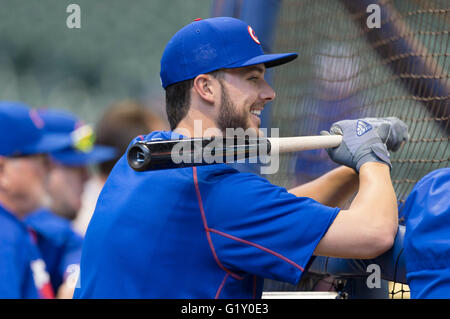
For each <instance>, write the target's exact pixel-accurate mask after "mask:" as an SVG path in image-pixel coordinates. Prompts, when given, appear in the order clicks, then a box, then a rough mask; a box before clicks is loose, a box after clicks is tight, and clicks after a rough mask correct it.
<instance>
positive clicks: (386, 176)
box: [349, 162, 398, 229]
mask: <svg viewBox="0 0 450 319" xmlns="http://www.w3.org/2000/svg"><path fill="white" fill-rule="evenodd" d="M374 194H377V196H374ZM352 209H354V210H359V211H361V213H362V214H365V215H368V216H367V217H368V220H367V221H368V222H370V223H372V224H374V223H376V222H378V221H380V224H381V225H380V227H386V226H387V225H386V221H390V222H391V223H389V225H390V226H391V227H392V228H395V229H397V222H398V213H397V212H398V207H397V198H396V195H395V191H394V187H393V186H392V181H391V176H390V171H389V167H388V166H387V165H384V164H380V163H374V162H370V163H366V164H364V165H363V166H361V169H360V173H359V191H358V194H357V195H356V196H355V198H354V200H353V201H352V203H351V205H350V208H349V210H352ZM371 215H373V216H371Z"/></svg>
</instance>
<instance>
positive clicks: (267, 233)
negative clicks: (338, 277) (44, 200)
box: [74, 131, 339, 298]
mask: <svg viewBox="0 0 450 319" xmlns="http://www.w3.org/2000/svg"><path fill="white" fill-rule="evenodd" d="M174 136H175V137H176V136H177V135H176V134H175V133H172V132H165V131H156V132H152V133H150V134H149V135H147V136H145V137H140V138H136V139H135V140H133V141H132V143H131V144H134V143H135V142H136V141H138V140H140V139H144V140H146V141H148V140H152V139H154V138H159V139H166V140H168V139H171V138H174ZM178 138H180V136H179V135H178ZM131 144H130V145H131ZM338 212H339V208H331V207H327V206H324V205H322V204H320V203H318V202H316V201H314V200H312V199H310V198H305V197H296V196H294V195H292V194H290V193H288V192H287V190H286V189H285V188H282V187H279V186H276V185H273V184H271V183H270V182H269V181H267V180H266V179H264V178H262V177H259V176H257V175H255V174H251V173H240V172H239V171H237V170H235V169H233V168H231V167H230V166H229V165H227V164H216V165H209V166H198V167H193V168H178V169H168V170H156V171H147V172H136V171H134V170H133V169H131V168H130V167H129V165H128V163H127V159H126V156H122V158H121V159H120V160H119V161H118V162H117V164H116V166H115V167H114V169H113V170H112V172H111V174H110V176H109V178H108V180H107V181H106V184H105V186H104V188H103V190H102V192H101V194H100V196H99V199H98V201H97V207H96V209H95V212H94V215H93V217H92V219H91V222H90V224H89V227H88V229H87V232H86V236H85V239H84V244H83V251H82V257H81V265H80V278H79V282H78V284H77V288H76V289H75V294H74V298H259V297H260V296H261V294H262V286H263V279H264V278H271V279H276V280H280V281H285V282H289V283H291V284H296V283H297V282H298V281H299V280H300V278H301V276H302V273H303V271H304V268H305V267H306V265H307V263H308V261H309V260H310V257H311V255H312V254H313V251H314V249H315V248H316V246H317V244H318V242H319V241H320V239H321V238H322V236H323V235H324V234H325V233H326V231H327V230H328V228H329V226H330V225H331V223H332V222H333V220H334V218H335V217H336V215H337V214H338Z"/></svg>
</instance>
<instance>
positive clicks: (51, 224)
mask: <svg viewBox="0 0 450 319" xmlns="http://www.w3.org/2000/svg"><path fill="white" fill-rule="evenodd" d="M24 222H25V223H26V224H27V225H28V226H29V227H30V228H32V229H33V230H34V232H35V234H36V244H37V246H38V248H39V251H40V253H41V255H42V258H43V260H44V261H45V263H46V265H47V270H48V272H49V275H50V281H51V284H52V287H53V290H54V291H57V290H58V288H59V287H60V285H61V284H62V283H63V281H64V280H65V279H67V276H69V275H72V274H73V275H76V273H75V272H77V271H78V267H79V264H80V259H81V247H82V245H83V238H82V237H81V236H80V235H78V234H77V233H76V232H75V231H74V230H73V229H72V227H71V224H70V221H69V220H67V219H65V218H63V217H60V216H58V215H56V214H55V213H53V212H52V211H50V210H49V209H47V208H41V209H38V210H36V211H34V212H33V213H31V214H30V215H28V216H27V217H26V218H25V220H24Z"/></svg>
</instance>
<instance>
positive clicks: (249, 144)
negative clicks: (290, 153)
mask: <svg viewBox="0 0 450 319" xmlns="http://www.w3.org/2000/svg"><path fill="white" fill-rule="evenodd" d="M269 153H270V141H269V140H268V139H267V138H248V137H245V138H238V137H226V138H223V137H211V138H193V139H182V140H156V141H155V140H152V141H142V142H137V143H135V144H134V145H132V146H131V147H130V148H129V150H128V153H127V159H128V164H129V165H130V167H131V168H133V169H134V170H135V171H138V172H143V171H149V170H158V169H170V168H182V167H192V166H201V165H211V164H220V163H230V162H237V161H239V160H245V159H247V158H250V157H254V156H260V155H267V154H269Z"/></svg>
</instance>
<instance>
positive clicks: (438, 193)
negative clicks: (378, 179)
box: [403, 168, 450, 299]
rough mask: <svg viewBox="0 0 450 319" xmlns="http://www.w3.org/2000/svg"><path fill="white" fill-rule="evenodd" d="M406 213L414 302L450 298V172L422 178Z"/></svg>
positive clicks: (445, 170)
mask: <svg viewBox="0 0 450 319" xmlns="http://www.w3.org/2000/svg"><path fill="white" fill-rule="evenodd" d="M403 210H404V213H405V220H406V233H405V243H404V246H405V252H404V254H405V264H406V279H407V281H408V284H409V287H410V289H411V298H420V299H422V298H431V299H436V298H445V299H448V298H450V285H449V283H450V168H442V169H438V170H435V171H433V172H431V173H429V174H428V175H426V176H425V177H424V178H422V179H421V180H420V181H419V182H418V183H417V184H416V186H414V188H413V190H412V191H411V193H410V194H409V196H408V198H407V200H406V202H405V207H404V209H403Z"/></svg>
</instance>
